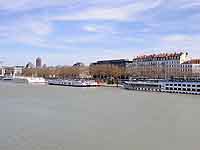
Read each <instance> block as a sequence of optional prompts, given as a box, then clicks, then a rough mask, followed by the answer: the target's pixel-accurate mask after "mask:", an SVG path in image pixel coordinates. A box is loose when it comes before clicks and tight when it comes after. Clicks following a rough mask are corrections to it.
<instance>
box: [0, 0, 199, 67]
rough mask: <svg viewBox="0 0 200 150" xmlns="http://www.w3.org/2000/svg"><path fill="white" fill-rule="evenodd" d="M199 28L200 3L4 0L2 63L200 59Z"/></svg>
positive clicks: (0, 42) (0, 29) (0, 1)
mask: <svg viewBox="0 0 200 150" xmlns="http://www.w3.org/2000/svg"><path fill="white" fill-rule="evenodd" d="M199 24H200V1H199V0H176V1H175V0H117V1H113V0H0V59H1V60H3V61H4V64H8V65H14V64H18V65H24V64H26V63H27V62H28V61H32V62H34V59H35V58H36V57H37V56H40V57H42V58H43V60H44V62H45V63H47V64H48V65H56V64H60V65H71V64H73V63H75V62H77V61H81V62H84V63H86V64H88V63H90V62H93V61H96V60H101V59H117V58H128V59H132V58H133V57H134V56H136V55H142V54H144V53H148V54H149V53H159V52H175V51H188V52H189V53H190V54H191V56H193V57H200V51H199V48H200V44H199V43H200V28H199Z"/></svg>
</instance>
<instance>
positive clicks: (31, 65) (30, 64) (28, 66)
mask: <svg viewBox="0 0 200 150" xmlns="http://www.w3.org/2000/svg"><path fill="white" fill-rule="evenodd" d="M25 68H27V69H31V68H34V65H33V64H32V63H31V62H29V63H28V64H27V65H26V67H25Z"/></svg>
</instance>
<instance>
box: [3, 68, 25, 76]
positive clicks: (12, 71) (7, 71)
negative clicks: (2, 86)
mask: <svg viewBox="0 0 200 150" xmlns="http://www.w3.org/2000/svg"><path fill="white" fill-rule="evenodd" d="M23 69H24V66H14V67H4V72H3V74H2V75H3V76H21V75H22V73H23Z"/></svg>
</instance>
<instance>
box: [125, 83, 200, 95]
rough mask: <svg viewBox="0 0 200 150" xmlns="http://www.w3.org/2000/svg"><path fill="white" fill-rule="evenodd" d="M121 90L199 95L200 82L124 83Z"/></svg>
mask: <svg viewBox="0 0 200 150" xmlns="http://www.w3.org/2000/svg"><path fill="white" fill-rule="evenodd" d="M123 88H124V89H128V90H136V91H149V92H167V93H178V94H194V95H200V82H175V81H174V82H169V81H165V82H163V81H161V82H148V81H143V82H140V81H125V82H124V83H123Z"/></svg>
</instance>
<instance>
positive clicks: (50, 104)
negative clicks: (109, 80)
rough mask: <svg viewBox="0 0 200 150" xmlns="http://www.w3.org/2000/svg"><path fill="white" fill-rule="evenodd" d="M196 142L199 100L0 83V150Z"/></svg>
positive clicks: (165, 148) (118, 148)
mask: <svg viewBox="0 0 200 150" xmlns="http://www.w3.org/2000/svg"><path fill="white" fill-rule="evenodd" d="M199 141H200V97H199V96H192V95H176V94H166V93H147V92H139V91H126V90H123V89H117V88H70V87H56V86H47V85H45V86H44V85H43V86H42V85H23V84H10V83H3V82H0V149H1V150H188V149H198V147H200V142H199Z"/></svg>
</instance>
